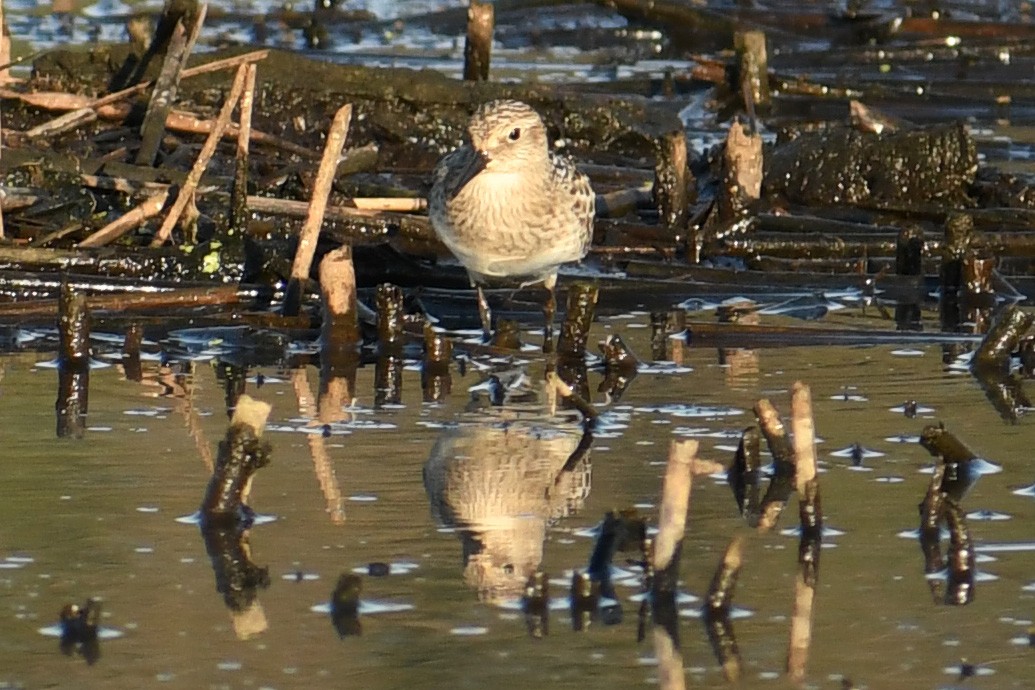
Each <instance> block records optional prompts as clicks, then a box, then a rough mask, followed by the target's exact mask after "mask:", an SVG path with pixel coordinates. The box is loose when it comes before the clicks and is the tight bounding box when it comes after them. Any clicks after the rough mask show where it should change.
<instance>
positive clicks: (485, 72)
mask: <svg viewBox="0 0 1035 690" xmlns="http://www.w3.org/2000/svg"><path fill="white" fill-rule="evenodd" d="M495 25H496V11H495V8H494V6H493V5H492V4H491V3H483V2H479V1H478V0H471V4H470V5H469V6H468V8H467V43H465V44H464V81H488V80H489V62H490V60H491V58H492V34H493V31H494V29H495Z"/></svg>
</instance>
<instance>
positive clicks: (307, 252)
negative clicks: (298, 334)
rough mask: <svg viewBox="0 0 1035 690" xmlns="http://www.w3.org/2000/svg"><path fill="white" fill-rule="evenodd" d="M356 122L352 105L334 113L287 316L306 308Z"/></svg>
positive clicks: (300, 240)
mask: <svg viewBox="0 0 1035 690" xmlns="http://www.w3.org/2000/svg"><path fill="white" fill-rule="evenodd" d="M351 122H352V104H351V103H347V104H345V105H343V106H342V107H341V108H339V109H338V112H336V113H335V114H334V120H333V121H332V122H331V127H330V129H329V130H328V131H327V144H326V145H325V146H324V149H323V157H322V158H321V159H320V167H319V168H318V169H317V171H316V179H315V180H314V181H313V194H312V197H311V198H310V200H309V213H308V215H307V216H306V219H305V223H304V224H303V225H302V229H301V230H300V231H299V234H298V249H296V251H295V260H294V262H293V263H292V264H291V279H290V281H289V283H288V289H287V293H286V295H285V296H284V314H285V315H286V316H296V315H298V313H299V311H300V310H301V308H302V285H303V283H304V282H305V281H306V279H308V277H309V271H310V269H311V268H312V265H313V257H314V256H315V254H316V242H317V240H318V239H319V238H320V227H321V226H322V225H323V218H324V213H325V212H326V210H327V199H328V197H329V196H330V193H331V185H332V184H333V183H334V175H335V173H336V172H337V169H338V157H339V156H341V150H342V147H343V146H344V144H345V138H346V137H347V136H348V133H349V125H350V124H351Z"/></svg>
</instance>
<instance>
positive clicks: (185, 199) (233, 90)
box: [151, 65, 247, 247]
mask: <svg viewBox="0 0 1035 690" xmlns="http://www.w3.org/2000/svg"><path fill="white" fill-rule="evenodd" d="M246 73H247V69H246V67H245V65H241V66H240V67H238V68H237V74H236V75H235V76H234V83H233V84H232V85H231V86H230V93H229V94H228V95H227V97H226V102H224V103H223V107H222V109H221V110H220V111H219V117H217V118H216V122H215V124H214V125H213V127H212V131H211V132H209V135H208V137H207V138H206V139H205V143H204V144H203V145H202V147H201V151H200V153H198V158H197V160H196V161H194V166H193V167H192V168H191V169H190V172H189V173H187V179H186V180H185V181H184V183H183V186H182V187H180V193H179V195H177V197H176V201H174V202H173V205H172V208H170V209H169V214H168V215H167V216H166V217H165V222H163V223H162V226H161V227H160V228H159V229H158V232H157V233H156V234H155V237H154V239H153V240H152V241H151V246H152V247H161V246H162V245H163V244H165V243H166V241H167V240H168V239H169V237H170V236H171V235H172V231H173V228H174V227H175V226H176V223H177V222H179V220H180V216H182V215H183V212H184V210H186V208H187V205H188V204H189V203H190V201H191V199H192V197H193V196H194V190H195V189H197V186H198V183H199V182H200V181H201V175H202V174H203V173H204V172H205V168H206V167H208V162H209V160H211V159H212V155H213V154H214V153H215V152H216V146H217V145H218V144H219V140H220V139H221V138H222V137H223V131H224V130H225V129H226V127H227V125H228V124H230V115H231V114H232V113H233V111H234V107H236V106H237V102H238V101H239V100H240V99H241V92H242V91H243V90H244V77H245V74H246Z"/></svg>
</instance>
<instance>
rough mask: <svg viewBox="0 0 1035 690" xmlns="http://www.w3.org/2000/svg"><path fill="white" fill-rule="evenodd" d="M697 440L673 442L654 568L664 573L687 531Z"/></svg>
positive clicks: (670, 446)
mask: <svg viewBox="0 0 1035 690" xmlns="http://www.w3.org/2000/svg"><path fill="white" fill-rule="evenodd" d="M697 445H698V444H697V441H693V440H685V439H684V440H677V439H673V440H672V441H671V442H670V443H669V449H668V464H667V465H666V466H665V481H664V485H663V487H662V492H661V511H660V515H659V517H658V534H657V536H656V537H655V539H654V554H653V556H652V562H653V565H654V572H655V573H661V572H662V571H665V570H667V569H668V568H669V566H671V565H672V561H673V557H674V556H675V555H676V551H677V548H678V547H679V544H680V542H682V540H683V533H684V532H685V531H686V515H687V512H688V511H689V510H690V489H691V487H692V485H693V465H694V459H695V458H696V456H697Z"/></svg>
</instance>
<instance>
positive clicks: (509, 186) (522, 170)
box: [428, 100, 596, 350]
mask: <svg viewBox="0 0 1035 690" xmlns="http://www.w3.org/2000/svg"><path fill="white" fill-rule="evenodd" d="M595 212H596V197H595V195H594V194H593V189H592V188H591V187H590V185H589V178H587V177H586V176H585V175H584V174H583V173H581V172H579V171H578V170H577V169H576V168H575V165H574V164H573V163H572V162H571V161H570V160H568V159H567V158H565V157H563V156H558V155H556V154H554V153H553V152H552V151H551V150H550V145H549V142H548V139H547V133H546V127H545V125H543V120H542V118H540V117H539V114H538V113H537V112H536V111H535V110H534V109H533V108H532V107H531V106H529V105H527V104H525V103H521V102H520V101H511V100H499V101H491V102H489V103H486V104H484V105H482V106H481V107H479V108H478V109H477V110H476V111H475V113H474V115H472V116H471V120H470V122H469V123H468V125H467V137H466V140H465V142H464V143H463V145H461V146H460V148H458V149H456V150H455V151H453V152H452V153H450V154H447V155H446V156H445V157H443V158H442V160H440V161H439V163H438V165H437V166H435V172H434V175H433V183H432V187H431V193H430V194H429V196H428V215H429V217H430V219H431V225H432V227H433V228H434V229H435V233H436V234H437V235H438V237H439V239H441V240H442V242H443V243H444V244H445V245H446V246H447V247H448V248H449V250H450V251H451V252H452V253H453V255H454V256H455V257H456V258H457V260H458V261H459V262H460V263H461V264H463V266H464V268H466V269H467V274H468V277H469V278H470V279H471V284H472V285H473V286H474V287H476V288H477V290H478V313H479V316H480V317H481V321H482V331H483V333H484V336H485V338H486V340H488V338H489V337H490V335H491V330H492V317H491V314H490V312H489V305H488V302H487V301H486V300H485V293H484V292H483V290H482V285H483V284H484V283H485V282H486V281H488V280H491V279H493V278H518V279H521V281H522V283H521V286H522V287H524V286H526V285H533V284H535V283H539V282H541V283H543V286H544V287H545V288H546V291H547V297H546V302H545V304H544V305H543V312H544V315H545V317H546V325H545V327H544V329H543V348H544V350H548V349H549V348H550V347H552V345H551V343H552V339H553V318H554V313H555V311H556V300H555V298H554V287H555V286H556V284H557V269H558V267H559V266H561V265H562V264H566V263H569V262H573V261H579V260H581V259H582V257H584V256H585V255H586V252H587V251H589V245H590V241H591V240H592V238H593V216H594V213H595Z"/></svg>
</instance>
